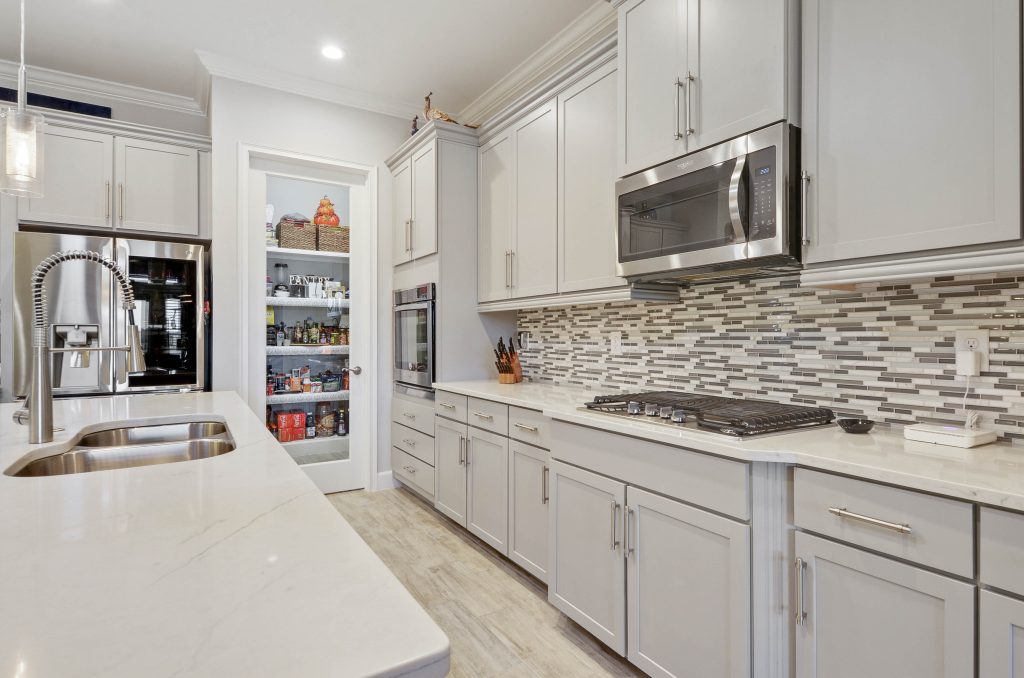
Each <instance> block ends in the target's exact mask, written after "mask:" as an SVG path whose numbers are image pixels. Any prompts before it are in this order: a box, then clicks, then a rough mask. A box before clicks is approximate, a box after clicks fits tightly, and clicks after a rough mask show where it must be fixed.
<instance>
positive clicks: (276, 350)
mask: <svg viewBox="0 0 1024 678" xmlns="http://www.w3.org/2000/svg"><path fill="white" fill-rule="evenodd" d="M348 349H349V347H348V346H331V345H325V346H296V345H294V344H293V345H291V346H267V355H348Z"/></svg>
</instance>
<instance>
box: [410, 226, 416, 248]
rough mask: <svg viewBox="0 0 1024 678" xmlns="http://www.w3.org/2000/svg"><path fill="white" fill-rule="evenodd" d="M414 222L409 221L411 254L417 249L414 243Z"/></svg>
mask: <svg viewBox="0 0 1024 678" xmlns="http://www.w3.org/2000/svg"><path fill="white" fill-rule="evenodd" d="M412 222H413V220H412V219H409V251H410V252H412V251H413V249H414V248H415V247H416V243H415V242H413V233H412Z"/></svg>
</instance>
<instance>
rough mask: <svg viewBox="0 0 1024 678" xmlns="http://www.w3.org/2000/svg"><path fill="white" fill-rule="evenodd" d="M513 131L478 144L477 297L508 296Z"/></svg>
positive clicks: (494, 297)
mask: <svg viewBox="0 0 1024 678" xmlns="http://www.w3.org/2000/svg"><path fill="white" fill-rule="evenodd" d="M512 144H513V140H512V130H511V129H506V130H504V131H502V132H499V133H498V134H496V135H495V136H494V137H493V138H491V139H490V140H489V141H488V142H487V143H485V144H484V145H483V146H481V147H480V156H479V161H478V164H479V173H480V174H479V176H480V222H479V236H478V239H477V246H478V248H479V251H478V256H477V298H478V300H479V301H481V302H484V301H496V300H498V299H506V298H508V296H509V287H510V286H509V276H510V273H509V256H510V255H509V248H510V242H511V233H512V227H513V223H514V222H513V214H512V179H513V170H514V168H513V164H512Z"/></svg>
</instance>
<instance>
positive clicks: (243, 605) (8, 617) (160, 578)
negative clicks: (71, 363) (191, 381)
mask: <svg viewBox="0 0 1024 678" xmlns="http://www.w3.org/2000/svg"><path fill="white" fill-rule="evenodd" d="M16 407H17V406H16V405H13V404H7V405H0V469H7V468H9V467H10V466H11V465H12V464H13V463H14V462H16V461H17V460H18V459H20V458H21V457H22V456H23V455H25V454H27V453H33V454H34V453H37V452H38V450H40V448H44V447H51V446H58V447H59V446H60V445H61V444H62V443H66V442H67V441H68V440H70V439H71V438H73V437H74V436H75V435H76V434H77V433H78V432H79V431H80V430H81V429H82V428H83V427H86V426H89V425H95V424H101V423H108V422H123V421H129V420H130V421H133V422H137V421H138V420H145V421H147V422H152V423H156V422H158V421H160V420H167V419H192V420H199V419H204V418H206V419H216V420H220V421H223V422H225V423H226V424H227V426H228V428H229V430H230V433H231V435H232V436H233V438H234V441H235V443H236V445H237V449H235V450H234V451H232V452H229V453H227V454H223V455H221V456H217V457H212V458H209V459H201V460H196V461H185V462H178V463H169V464H162V465H155V466H144V467H136V468H127V469H116V470H108V471H98V472H93V473H80V474H73V475H58V476H50V477H12V476H9V475H6V474H4V475H0V513H2V515H3V516H4V518H3V521H2V526H0V600H2V601H3V608H4V614H3V615H2V616H0V671H2V672H3V673H4V674H6V675H11V676H25V677H30V676H31V677H45V676H71V675H75V676H86V675H90V676H133V677H134V676H147V677H154V676H179V677H180V676H327V675H331V676H398V675H401V676H417V677H419V676H422V677H432V676H444V675H446V674H447V673H448V669H449V643H448V639H447V637H446V636H445V634H444V633H443V632H442V631H441V629H440V628H439V627H438V626H437V625H436V624H435V623H434V622H433V621H432V620H431V619H430V617H429V616H428V615H427V614H426V612H424V610H423V609H422V608H421V607H420V606H419V604H417V602H416V601H415V600H414V599H413V597H412V596H411V595H410V594H409V592H408V591H406V589H405V588H404V587H403V586H402V584H401V583H400V582H399V581H398V580H397V579H396V578H395V577H394V575H393V574H392V573H391V572H390V571H389V570H388V569H387V567H385V565H384V564H383V563H382V562H381V561H380V559H379V558H378V557H377V556H376V555H375V554H374V553H373V552H372V551H371V550H370V548H369V547H368V546H367V545H366V543H365V542H363V540H362V539H361V538H360V537H359V536H358V535H357V534H356V532H355V531H354V530H353V529H352V528H351V527H350V526H349V524H348V523H347V522H346V521H345V520H344V519H343V518H342V517H341V516H340V515H338V513H337V512H336V511H335V510H334V509H333V508H332V507H331V505H330V503H329V502H328V501H327V499H326V498H325V497H324V496H323V495H322V494H321V493H320V491H319V490H318V489H317V488H316V486H315V485H314V484H313V483H312V482H311V481H310V480H309V479H308V478H307V477H306V475H305V474H304V473H303V472H302V471H301V469H299V467H298V466H296V464H295V462H294V461H292V459H291V458H290V457H289V456H288V454H287V453H286V452H285V451H284V450H283V449H282V448H281V446H280V445H279V444H278V443H277V441H275V440H274V439H273V437H272V436H271V435H270V434H269V433H268V431H267V430H266V428H265V427H264V426H263V424H262V423H261V422H260V421H259V419H257V417H256V416H254V415H253V413H252V411H251V410H249V408H248V407H247V406H246V405H245V403H244V402H243V401H242V400H241V398H239V397H238V395H236V394H235V393H233V392H217V393H187V394H186V393H182V394H168V395H145V396H116V397H110V398H92V399H76V400H59V401H57V402H55V403H54V423H55V425H56V426H60V427H63V428H64V431H61V432H57V433H56V434H55V437H54V442H53V443H48V444H46V445H29V444H28V442H27V440H28V432H27V429H26V427H23V426H18V425H15V424H14V423H12V421H11V416H12V414H13V412H14V411H15V409H16Z"/></svg>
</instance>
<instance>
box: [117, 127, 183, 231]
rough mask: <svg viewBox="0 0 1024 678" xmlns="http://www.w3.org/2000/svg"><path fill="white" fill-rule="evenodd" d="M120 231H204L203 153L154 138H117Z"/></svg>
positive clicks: (118, 221) (118, 219)
mask: <svg viewBox="0 0 1024 678" xmlns="http://www.w3.org/2000/svg"><path fill="white" fill-rule="evenodd" d="M114 151H115V153H114V157H115V174H116V183H117V195H116V201H115V205H116V206H117V221H116V227H117V228H118V229H127V230H132V231H147V232H150V233H170V234H174V235H191V236H196V235H198V234H199V154H198V151H197V150H196V149H194V148H185V147H184V146H175V145H173V144H161V143H156V142H153V141H141V140H138V139H126V138H124V137H117V138H116V139H115V140H114Z"/></svg>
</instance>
